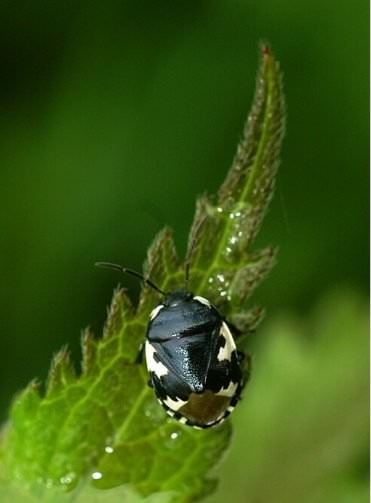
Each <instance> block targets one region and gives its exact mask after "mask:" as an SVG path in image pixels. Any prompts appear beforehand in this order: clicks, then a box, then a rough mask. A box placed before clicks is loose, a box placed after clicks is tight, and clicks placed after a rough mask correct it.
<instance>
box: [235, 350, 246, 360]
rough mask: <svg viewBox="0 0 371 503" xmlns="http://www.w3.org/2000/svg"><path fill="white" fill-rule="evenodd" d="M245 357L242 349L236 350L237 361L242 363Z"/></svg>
mask: <svg viewBox="0 0 371 503" xmlns="http://www.w3.org/2000/svg"><path fill="white" fill-rule="evenodd" d="M245 358H246V355H245V353H244V352H243V351H239V350H237V361H238V363H242V362H243V361H244V359H245Z"/></svg>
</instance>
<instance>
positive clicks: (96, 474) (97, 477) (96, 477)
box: [91, 472, 103, 480]
mask: <svg viewBox="0 0 371 503" xmlns="http://www.w3.org/2000/svg"><path fill="white" fill-rule="evenodd" d="M102 477H103V475H102V474H101V472H93V473H92V474H91V478H92V479H94V480H100V479H101V478H102Z"/></svg>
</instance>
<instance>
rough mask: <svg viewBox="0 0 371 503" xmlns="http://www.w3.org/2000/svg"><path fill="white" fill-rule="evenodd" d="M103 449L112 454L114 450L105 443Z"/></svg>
mask: <svg viewBox="0 0 371 503" xmlns="http://www.w3.org/2000/svg"><path fill="white" fill-rule="evenodd" d="M104 450H105V452H106V453H107V454H112V453H113V451H114V449H113V447H111V446H110V445H106V447H105V448H104Z"/></svg>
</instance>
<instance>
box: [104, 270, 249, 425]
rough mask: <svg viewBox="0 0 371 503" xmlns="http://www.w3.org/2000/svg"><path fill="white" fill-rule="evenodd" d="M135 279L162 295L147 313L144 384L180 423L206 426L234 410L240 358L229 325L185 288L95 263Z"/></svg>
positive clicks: (240, 374)
mask: <svg viewBox="0 0 371 503" xmlns="http://www.w3.org/2000/svg"><path fill="white" fill-rule="evenodd" d="M96 265H97V266H98V267H108V268H112V269H117V270H120V271H122V272H125V273H128V274H131V275H133V276H136V277H138V278H140V279H141V280H142V281H144V283H146V284H147V285H149V286H150V287H152V288H154V289H155V290H156V291H157V292H159V293H160V294H162V295H163V296H164V300H163V301H162V302H161V303H160V304H159V305H157V306H156V307H155V308H154V309H153V311H152V312H151V314H150V319H149V322H148V327H147V334H146V341H145V356H146V362H147V368H148V372H149V375H150V378H149V385H150V386H151V387H153V388H154V391H155V393H156V396H157V399H158V401H159V402H160V404H161V405H162V406H163V407H164V408H165V410H166V412H167V413H168V414H169V415H170V416H171V417H173V418H174V419H177V420H178V421H179V422H180V423H182V424H187V425H189V426H193V427H194V428H209V427H212V426H216V425H218V424H220V423H221V422H222V421H223V420H224V419H226V418H227V417H228V416H229V414H230V413H231V412H232V410H233V409H234V408H235V406H236V404H237V402H238V400H239V398H240V394H241V390H242V386H243V383H242V371H241V361H242V360H243V358H244V354H243V353H242V352H240V351H237V349H236V344H235V341H234V339H233V336H232V333H231V330H230V327H229V326H228V324H227V322H226V321H225V319H224V318H223V317H222V316H221V314H220V313H219V312H218V310H217V309H216V308H215V307H214V306H213V305H212V304H211V303H210V302H209V301H208V300H207V299H205V298H203V297H200V296H197V295H196V296H194V295H193V294H192V293H190V292H189V291H188V287H187V285H188V275H189V261H187V262H186V267H185V271H186V273H185V288H183V289H179V290H175V291H172V292H163V291H162V290H160V289H159V288H158V287H157V286H156V285H155V284H154V283H152V282H151V281H150V280H149V279H147V278H144V277H143V276H142V275H141V274H140V273H138V272H136V271H132V270H131V269H126V268H124V267H121V266H120V265H117V264H111V263H109V262H97V263H96Z"/></svg>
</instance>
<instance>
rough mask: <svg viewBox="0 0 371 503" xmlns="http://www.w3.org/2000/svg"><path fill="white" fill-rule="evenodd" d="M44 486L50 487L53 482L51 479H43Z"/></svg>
mask: <svg viewBox="0 0 371 503" xmlns="http://www.w3.org/2000/svg"><path fill="white" fill-rule="evenodd" d="M45 486H46V487H47V488H48V489H51V488H52V487H53V486H54V484H53V479H46V481H45Z"/></svg>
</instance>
